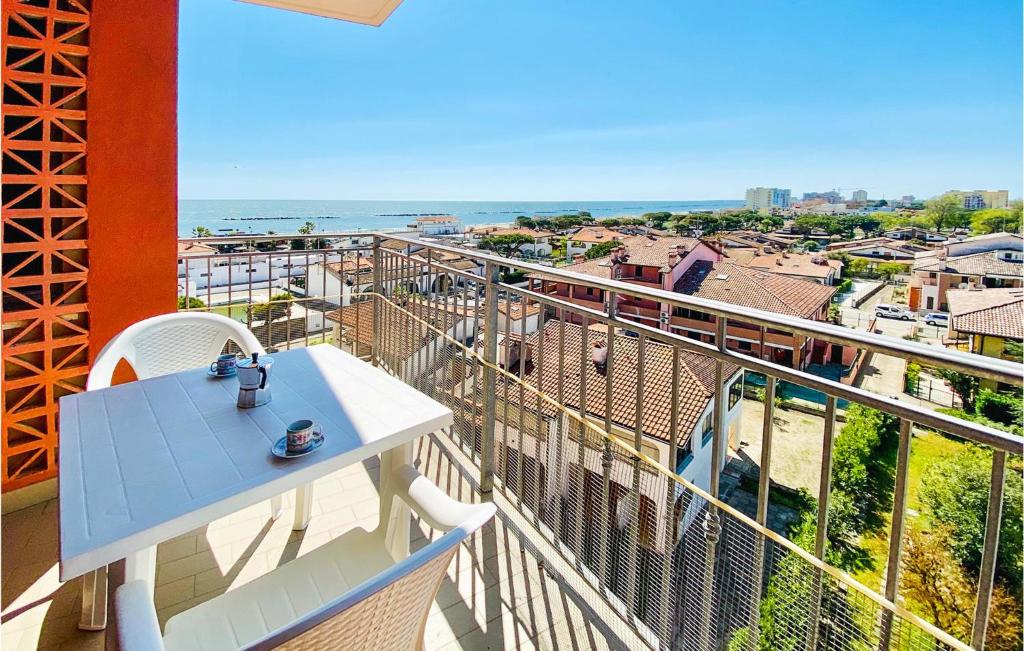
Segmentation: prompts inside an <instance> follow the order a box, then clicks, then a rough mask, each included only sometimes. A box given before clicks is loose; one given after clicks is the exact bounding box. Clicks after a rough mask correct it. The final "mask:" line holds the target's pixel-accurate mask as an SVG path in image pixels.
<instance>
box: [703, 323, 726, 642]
mask: <svg viewBox="0 0 1024 651" xmlns="http://www.w3.org/2000/svg"><path fill="white" fill-rule="evenodd" d="M728 331H729V320H728V319H727V318H726V317H724V316H717V317H715V346H717V347H718V349H719V350H721V351H725V350H726V349H727V337H728ZM726 380H727V378H726V377H725V362H723V361H722V360H720V359H719V360H715V400H714V403H713V404H712V409H713V412H712V414H713V419H714V420H713V425H712V430H711V483H710V486H709V488H708V492H709V493H710V494H711V496H712V497H714V498H715V499H718V498H719V489H720V484H721V478H722V468H721V466H720V465H719V464H720V462H721V459H722V457H723V456H724V453H725V450H724V449H723V448H722V444H723V441H722V437H723V435H724V434H725V431H724V430H725V412H726V409H727V408H728V399H729V396H728V391H727V390H726V387H725V383H726ZM721 535H722V518H721V516H720V515H719V514H718V507H716V506H715V505H714V503H709V504H708V510H707V513H706V514H705V515H704V539H705V541H706V543H707V545H706V548H705V552H704V554H705V556H704V584H703V592H704V594H703V595H702V596H703V600H702V605H703V610H702V613H701V622H700V631H701V648H713V646H714V645H713V644H712V628H713V626H712V621H711V620H712V616H713V613H712V609H713V607H714V604H713V602H714V592H715V564H716V560H717V555H718V541H719V539H720V537H721Z"/></svg>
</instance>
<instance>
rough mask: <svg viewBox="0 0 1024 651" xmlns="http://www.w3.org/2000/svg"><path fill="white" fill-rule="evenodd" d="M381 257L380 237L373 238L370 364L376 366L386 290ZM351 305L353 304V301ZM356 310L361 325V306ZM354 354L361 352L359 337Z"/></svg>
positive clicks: (354, 346)
mask: <svg viewBox="0 0 1024 651" xmlns="http://www.w3.org/2000/svg"><path fill="white" fill-rule="evenodd" d="M380 265H381V255H380V235H374V236H373V339H372V343H371V344H370V363H371V364H373V365H374V366H379V365H380V353H381V350H380V348H381V336H382V326H383V325H384V324H383V323H382V322H381V321H382V317H381V313H382V312H383V307H384V306H383V305H382V304H381V297H382V296H384V288H383V287H382V283H381V278H382V276H381V268H380ZM358 272H359V259H358V258H356V273H357V274H358ZM355 288H356V290H357V291H358V289H359V283H358V282H356V284H355ZM349 303H352V301H351V299H350V300H349ZM353 307H354V309H355V310H356V323H357V324H358V323H359V316H358V312H359V309H360V307H359V305H358V304H354V305H353ZM339 343H341V342H339ZM352 350H353V352H355V351H358V350H359V341H358V335H357V340H356V342H355V344H353V345H352Z"/></svg>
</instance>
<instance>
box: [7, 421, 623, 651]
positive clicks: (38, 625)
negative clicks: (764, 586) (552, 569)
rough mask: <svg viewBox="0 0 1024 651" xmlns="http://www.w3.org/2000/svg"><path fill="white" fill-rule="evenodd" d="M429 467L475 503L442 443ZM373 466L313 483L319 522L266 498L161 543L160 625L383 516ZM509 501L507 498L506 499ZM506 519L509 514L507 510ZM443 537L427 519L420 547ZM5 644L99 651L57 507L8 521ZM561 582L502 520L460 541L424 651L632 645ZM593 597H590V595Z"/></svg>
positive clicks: (427, 456) (419, 453) (429, 446)
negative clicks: (86, 627)
mask: <svg viewBox="0 0 1024 651" xmlns="http://www.w3.org/2000/svg"><path fill="white" fill-rule="evenodd" d="M415 455H416V458H417V462H418V463H419V464H420V468H421V469H422V470H423V471H424V472H425V473H426V474H427V475H428V476H430V478H431V479H433V480H434V481H435V482H437V483H438V485H439V486H441V487H442V488H443V489H445V490H447V491H448V492H449V494H451V495H453V496H455V497H457V498H459V499H463V500H466V501H469V500H470V499H471V495H472V488H471V486H470V484H469V483H468V482H467V481H466V480H465V479H464V478H463V477H462V476H461V475H460V467H459V466H458V465H457V464H455V463H452V462H451V461H450V460H449V459H448V458H447V457H446V456H445V455H444V454H442V453H441V445H440V444H439V443H438V441H437V440H434V439H432V438H428V437H424V438H423V439H420V441H419V442H418V443H417V444H416V448H415ZM377 476H378V468H377V464H376V463H375V462H373V463H368V464H362V465H358V466H354V467H351V468H347V469H345V470H343V471H340V472H338V473H335V474H333V475H329V476H327V477H325V478H323V479H321V480H320V481H318V482H317V483H316V488H315V491H314V506H313V519H312V521H311V523H310V525H309V528H308V529H307V530H306V531H305V532H293V531H292V530H291V521H292V520H291V519H292V512H291V508H290V504H289V500H290V499H291V496H287V497H286V504H288V505H289V508H288V509H287V510H286V512H285V514H284V515H283V516H282V517H281V518H280V519H278V520H277V521H272V520H271V519H270V512H269V510H270V509H269V504H266V503H265V504H258V505H255V506H253V507H251V508H249V509H246V510H244V511H241V512H239V513H236V514H234V515H232V516H230V517H227V518H224V519H221V520H218V521H216V522H212V523H210V524H209V525H208V526H206V527H203V528H201V529H197V530H195V531H192V532H190V533H188V534H185V535H183V536H180V537H178V538H175V539H173V540H169V541H167V542H166V543H163V544H161V545H160V547H159V550H158V554H157V578H156V583H157V587H156V606H157V611H158V615H159V619H160V623H161V625H163V623H164V622H165V621H166V620H167V619H168V618H169V617H171V616H172V615H174V614H175V613H178V612H181V611H183V610H186V609H187V608H189V607H190V606H192V605H194V604H197V603H201V602H203V601H205V600H207V599H210V598H211V597H214V596H216V595H219V594H221V593H223V592H226V591H228V590H231V589H232V588H235V587H237V586H239V585H241V584H244V583H246V582H248V581H251V580H252V579H254V578H255V577H258V576H260V575H262V574H264V573H265V572H268V571H270V570H272V569H273V568H275V567H277V566H278V565H281V564H282V563H286V562H288V561H289V560H291V559H293V558H295V557H296V556H300V555H302V554H304V553H306V552H308V551H309V550H311V549H313V548H315V547H318V546H319V545H322V544H324V543H325V542H327V541H328V540H330V539H332V538H334V537H336V536H339V535H341V534H342V533H344V532H345V531H347V530H349V529H351V528H352V527H355V526H362V527H365V528H368V529H369V528H373V527H375V526H376V523H377V509H378V502H377V489H376V485H377ZM499 508H500V504H499ZM499 515H500V513H499ZM432 535H435V534H434V533H433V532H432V530H430V529H429V527H427V526H426V525H425V524H421V523H419V522H418V521H417V522H415V523H414V526H413V548H414V549H415V548H417V547H418V546H420V545H422V544H424V542H425V541H426V540H427V539H428V537H429V536H432ZM2 551H3V557H2V560H3V564H2V584H3V588H2V599H3V604H2V605H3V614H2V620H0V622H2V624H0V647H2V648H3V649H4V651H15V650H20V649H37V648H38V649H55V648H59V649H101V648H103V647H104V642H105V634H104V633H103V632H99V633H86V632H84V631H80V630H79V629H78V627H77V623H78V618H79V612H80V609H81V605H80V585H79V581H78V580H77V579H76V580H73V581H70V582H68V583H66V584H61V583H60V582H59V581H58V580H57V565H56V562H57V554H58V551H57V504H56V500H50V501H48V502H45V503H43V504H38V505H36V506H33V507H30V508H26V509H22V510H20V511H15V512H13V513H10V514H8V515H6V516H4V517H3V549H2ZM560 583H561V582H560V581H558V580H556V579H554V578H552V577H551V576H549V575H548V573H546V572H545V571H544V570H543V567H542V566H541V565H539V564H538V559H537V558H536V557H535V556H534V555H532V554H531V553H530V552H528V551H527V550H526V549H525V548H524V546H523V545H521V544H520V542H519V536H518V533H517V532H516V531H515V529H513V528H511V527H510V526H509V525H507V524H505V523H504V522H502V521H501V520H500V519H496V520H495V522H494V524H492V525H488V527H486V529H485V530H483V531H481V532H480V533H478V534H477V535H476V536H475V537H474V539H473V544H472V546H471V547H468V546H463V547H462V548H461V549H460V551H459V554H458V555H457V557H456V559H455V561H454V562H453V563H452V565H451V566H450V567H449V569H448V576H447V577H446V579H445V581H444V582H443V584H442V585H441V589H440V591H439V593H438V597H437V600H436V602H435V603H434V605H433V607H432V609H431V615H430V619H429V622H428V624H427V630H426V640H425V641H426V648H427V649H460V648H461V649H503V648H504V649H533V648H538V649H594V648H596V649H602V648H620V647H622V646H623V643H622V642H621V641H620V640H619V639H618V638H617V637H615V636H614V635H613V634H611V633H610V632H608V631H602V629H603V628H604V627H603V626H599V625H598V622H599V620H598V618H595V617H593V616H588V615H586V614H585V612H586V611H584V610H581V609H580V608H579V606H578V604H579V603H582V602H583V600H582V599H581V598H580V597H578V596H576V594H575V593H574V592H573V591H572V590H570V589H569V588H566V587H564V586H562V585H561V584H560ZM588 603H589V602H588Z"/></svg>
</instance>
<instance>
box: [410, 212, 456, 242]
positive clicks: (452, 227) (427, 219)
mask: <svg viewBox="0 0 1024 651" xmlns="http://www.w3.org/2000/svg"><path fill="white" fill-rule="evenodd" d="M409 227H410V228H412V229H413V230H415V231H416V232H418V233H420V234H421V235H426V236H427V237H430V236H437V235H458V234H460V233H462V222H461V221H459V218H458V217H453V216H452V215H427V216H424V217H417V218H416V222H415V223H413V224H409Z"/></svg>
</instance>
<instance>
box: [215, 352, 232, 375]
mask: <svg viewBox="0 0 1024 651" xmlns="http://www.w3.org/2000/svg"><path fill="white" fill-rule="evenodd" d="M237 363H238V358H237V357H235V355H234V353H226V354H224V355H218V356H217V361H216V362H213V363H211V364H210V372H211V373H216V374H217V375H231V374H232V373H234V372H235V364H237Z"/></svg>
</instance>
